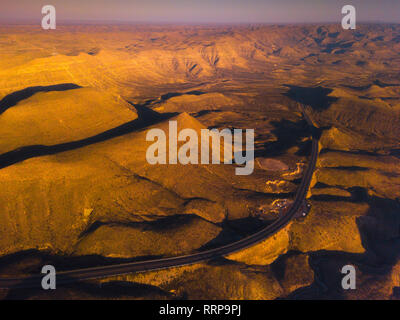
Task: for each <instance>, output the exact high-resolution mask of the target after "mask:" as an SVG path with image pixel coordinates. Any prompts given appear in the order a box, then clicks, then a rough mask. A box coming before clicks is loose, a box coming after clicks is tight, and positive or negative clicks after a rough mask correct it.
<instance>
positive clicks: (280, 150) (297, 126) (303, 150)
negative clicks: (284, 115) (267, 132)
mask: <svg viewBox="0 0 400 320" xmlns="http://www.w3.org/2000/svg"><path fill="white" fill-rule="evenodd" d="M271 124H272V125H273V126H274V127H275V128H274V129H273V130H271V133H272V134H273V135H274V136H275V137H276V139H277V140H276V141H272V142H267V143H266V144H264V145H263V146H261V147H259V148H258V150H256V152H255V157H263V156H268V157H270V156H278V155H282V154H284V153H285V152H286V151H287V150H288V149H290V148H291V147H294V146H298V147H299V155H304V154H309V153H308V151H309V148H310V142H309V141H302V140H303V138H305V137H309V136H311V130H310V127H309V125H308V124H307V122H306V121H305V120H300V121H297V122H294V121H290V120H286V119H283V120H281V121H272V122H271Z"/></svg>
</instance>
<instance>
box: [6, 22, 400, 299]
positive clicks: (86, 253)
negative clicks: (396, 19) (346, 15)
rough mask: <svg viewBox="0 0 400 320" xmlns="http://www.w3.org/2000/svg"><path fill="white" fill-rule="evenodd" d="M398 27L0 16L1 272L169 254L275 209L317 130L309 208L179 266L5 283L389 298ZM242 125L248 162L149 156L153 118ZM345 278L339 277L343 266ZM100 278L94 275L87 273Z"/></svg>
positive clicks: (394, 254)
mask: <svg viewBox="0 0 400 320" xmlns="http://www.w3.org/2000/svg"><path fill="white" fill-rule="evenodd" d="M399 53H400V26H399V25H380V24H370V25H359V26H357V29H356V30H343V29H342V28H341V26H340V25H282V26H278V25H277V26H267V25H254V26H172V25H169V26H163V25H143V26H140V25H137V26H129V25H123V26H117V25H115V26H112V25H109V26H89V25H88V26H57V30H49V31H44V30H42V29H39V27H36V26H1V27H0V136H1V137H2V138H1V139H0V221H1V222H2V223H1V224H0V276H4V277H6V276H17V275H26V274H32V273H38V272H40V269H41V267H42V266H43V265H44V264H52V265H54V266H55V267H56V268H57V270H60V271H61V270H70V269H74V268H75V269H76V268H84V267H91V266H99V265H105V264H113V263H120V262H127V261H135V260H144V259H149V258H154V257H170V256H176V255H182V254H188V253H193V252H198V251H201V250H206V249H208V248H214V247H218V246H221V245H224V244H228V243H230V242H233V241H235V240H238V239H240V238H243V237H245V236H246V235H249V234H252V233H254V232H256V231H257V230H259V229H260V228H262V227H263V226H264V225H265V224H268V223H271V221H273V220H274V219H277V218H279V210H278V213H276V210H274V209H276V204H277V203H278V202H279V201H281V200H282V201H283V200H285V199H288V200H290V199H292V198H293V197H294V194H295V192H296V189H297V186H298V185H299V183H300V179H301V177H302V173H303V171H304V167H305V166H306V165H307V162H308V156H309V153H310V129H309V126H308V125H307V122H306V121H305V120H304V118H303V116H302V113H301V112H300V110H299V107H298V106H299V103H301V104H303V105H305V106H306V111H307V113H308V114H309V116H310V117H311V118H312V119H313V121H314V123H315V125H316V126H317V127H318V128H320V130H321V136H320V140H319V151H320V153H319V158H318V163H317V169H316V171H315V173H314V176H313V180H312V185H311V188H310V190H309V192H308V196H307V197H308V201H309V203H310V204H311V205H312V208H311V211H310V213H309V215H308V216H307V217H305V218H300V219H297V220H294V221H292V222H290V223H289V225H287V226H286V227H285V228H284V229H282V230H281V231H279V232H278V233H277V234H275V235H274V236H272V237H271V238H268V239H266V240H265V241H263V242H261V243H259V244H257V245H256V246H254V247H250V248H248V249H246V250H243V251H240V252H237V253H234V254H232V255H229V256H226V257H221V258H220V259H218V260H213V261H209V262H205V263H201V264H195V265H192V266H185V267H177V268H173V269H167V270H160V271H153V272H148V273H140V274H130V275H125V276H118V277H113V278H106V279H99V280H92V281H87V282H84V283H76V284H71V285H68V286H64V287H60V288H58V289H57V290H56V291H55V292H54V293H53V292H46V291H42V290H35V289H29V290H28V289H7V290H6V289H4V290H0V296H1V297H2V298H5V299H14V298H27V299H28V298H31V299H40V298H55V299H64V298H82V299H85V298H106V299H108V298H113V299H114V298H120V299H125V298H129V299H130V298H135V299H278V298H288V299H307V298H314V299H326V298H329V299H398V298H399V297H400V257H399V252H400V55H399ZM171 120H174V121H177V124H178V128H180V129H184V128H192V129H194V130H195V131H197V132H198V131H200V130H201V129H204V128H217V129H223V128H229V129H234V128H240V129H247V128H251V129H254V130H255V157H256V161H255V170H254V172H253V174H251V175H249V176H237V175H235V165H222V164H221V165H212V164H210V165H206V164H199V165H192V164H189V165H181V164H177V165H172V164H166V165H150V164H149V163H147V161H146V158H145V155H146V149H147V148H148V146H149V145H150V144H151V142H148V141H146V133H147V132H148V130H150V129H152V128H161V129H163V130H165V131H166V132H168V122H169V121H171ZM347 264H351V265H354V266H355V267H356V270H357V275H358V278H357V290H348V291H345V290H343V289H342V288H341V278H342V277H343V275H342V274H341V273H340V270H341V268H342V266H344V265H347ZM99 285H101V289H99Z"/></svg>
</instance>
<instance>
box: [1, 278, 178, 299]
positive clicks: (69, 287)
mask: <svg viewBox="0 0 400 320" xmlns="http://www.w3.org/2000/svg"><path fill="white" fill-rule="evenodd" d="M30 298H33V299H46V300H47V299H51V300H65V299H96V300H98V299H121V298H130V299H132V298H141V299H143V298H145V299H155V300H159V299H174V298H175V297H174V296H173V294H171V293H169V292H165V291H164V290H162V289H160V288H159V287H156V286H153V285H148V284H142V283H137V282H128V281H109V282H105V283H95V282H79V283H71V284H66V285H64V286H62V287H60V288H57V290H47V291H45V290H43V289H36V288H32V289H28V288H23V289H22V288H21V289H12V290H10V291H9V292H8V294H7V295H6V297H5V298H4V299H5V300H27V299H30Z"/></svg>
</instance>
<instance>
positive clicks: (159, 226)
mask: <svg viewBox="0 0 400 320" xmlns="http://www.w3.org/2000/svg"><path fill="white" fill-rule="evenodd" d="M196 219H202V218H200V217H199V216H197V215H191V214H176V215H173V216H169V217H163V218H159V219H157V220H154V221H141V222H121V221H107V222H104V221H95V222H93V223H92V224H91V225H90V226H89V227H88V228H87V229H86V230H84V231H83V232H82V233H81V234H80V236H79V237H80V238H83V237H86V236H88V235H90V234H92V233H93V232H95V231H96V230H97V229H99V228H101V227H103V226H109V227H114V226H115V227H127V228H135V229H141V230H142V231H154V232H163V231H171V230H174V229H176V228H180V227H182V226H185V225H187V224H189V223H191V222H192V221H193V220H196Z"/></svg>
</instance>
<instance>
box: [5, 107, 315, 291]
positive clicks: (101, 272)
mask: <svg viewBox="0 0 400 320" xmlns="http://www.w3.org/2000/svg"><path fill="white" fill-rule="evenodd" d="M300 109H301V111H302V113H303V116H304V118H305V120H306V121H307V123H308V124H309V125H310V126H311V127H312V128H314V126H313V124H312V121H311V119H310V118H309V117H308V115H307V114H306V112H305V111H304V108H303V106H302V105H300ZM314 129H315V128H314ZM317 158H318V137H316V136H314V135H313V137H312V148H311V157H310V162H309V165H308V167H307V169H306V171H305V174H304V176H303V178H302V180H301V183H300V185H299V187H298V190H297V193H296V197H295V199H294V202H293V203H292V205H291V206H290V208H289V210H288V211H287V213H286V214H285V215H284V216H282V217H281V218H280V219H278V220H276V221H275V222H273V223H272V224H270V225H268V226H266V227H265V228H263V229H262V230H260V231H258V232H256V233H254V234H252V235H250V236H248V237H246V238H243V239H241V240H239V241H236V242H233V243H231V244H228V245H225V246H222V247H219V248H215V249H211V250H207V251H203V252H199V253H194V254H189V255H185V256H178V257H172V258H162V259H156V260H147V261H139V262H130V263H123V264H116V265H108V266H102V267H93V268H85V269H76V270H70V271H63V272H58V273H57V285H62V284H66V283H71V282H76V281H82V280H88V279H96V278H104V277H110V276H116V275H122V274H128V273H134V272H145V271H150V270H160V269H166V268H171V267H178V266H183V265H189V264H194V263H199V262H202V261H207V260H211V259H214V258H218V257H221V256H226V255H228V254H231V253H234V252H237V251H240V250H243V249H246V248H248V247H251V246H253V245H255V244H257V243H259V242H261V241H263V240H265V239H266V238H268V237H270V236H272V235H273V234H275V233H276V232H278V231H279V230H281V229H282V228H283V227H285V226H286V225H287V224H288V223H289V222H290V221H291V220H292V219H294V218H296V217H297V215H298V212H299V210H300V208H301V206H302V204H303V201H304V199H305V197H306V195H307V192H308V188H309V186H310V182H311V178H312V175H313V173H314V170H315V165H316V162H317ZM43 276H44V275H42V274H38V275H32V276H26V277H14V278H0V288H34V287H39V288H40V287H41V281H42V277H43Z"/></svg>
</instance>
